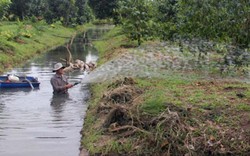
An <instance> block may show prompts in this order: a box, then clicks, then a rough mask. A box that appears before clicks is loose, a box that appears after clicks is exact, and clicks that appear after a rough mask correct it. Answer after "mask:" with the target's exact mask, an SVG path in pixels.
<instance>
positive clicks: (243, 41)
mask: <svg viewBox="0 0 250 156" xmlns="http://www.w3.org/2000/svg"><path fill="white" fill-rule="evenodd" d="M178 5H179V9H178V24H179V25H180V33H181V34H182V35H185V34H188V35H189V36H191V37H201V38H205V39H216V40H223V41H229V42H233V43H234V44H237V45H239V46H243V47H246V46H249V45H248V44H249V41H250V33H249V30H250V26H249V25H250V16H249V10H250V6H249V0H240V1H227V0H220V1H217V0H200V1H196V0H189V1H186V0H179V1H178Z"/></svg>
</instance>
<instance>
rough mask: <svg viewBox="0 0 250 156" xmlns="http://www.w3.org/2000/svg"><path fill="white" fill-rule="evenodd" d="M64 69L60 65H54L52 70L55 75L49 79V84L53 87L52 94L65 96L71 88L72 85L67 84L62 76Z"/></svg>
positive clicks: (66, 80)
mask: <svg viewBox="0 0 250 156" xmlns="http://www.w3.org/2000/svg"><path fill="white" fill-rule="evenodd" d="M64 68H65V67H64V66H63V65H62V63H56V64H55V65H54V68H53V72H56V73H55V75H54V76H53V77H52V78H51V80H50V83H51V85H52V87H53V90H54V91H53V94H54V95H55V94H67V93H68V89H69V88H72V87H73V84H70V83H68V79H67V78H66V76H65V75H64V71H63V69H64Z"/></svg>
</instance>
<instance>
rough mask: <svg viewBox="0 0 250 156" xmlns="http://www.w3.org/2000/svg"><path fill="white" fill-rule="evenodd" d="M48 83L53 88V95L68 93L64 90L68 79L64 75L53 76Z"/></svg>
mask: <svg viewBox="0 0 250 156" xmlns="http://www.w3.org/2000/svg"><path fill="white" fill-rule="evenodd" d="M50 83H51V85H52V87H53V90H54V91H53V94H65V93H68V89H66V88H65V85H67V84H68V79H67V78H66V76H65V75H62V76H61V75H58V74H55V75H54V76H53V77H52V78H51V80H50Z"/></svg>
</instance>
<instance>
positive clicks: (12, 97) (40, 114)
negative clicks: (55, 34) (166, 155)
mask: <svg viewBox="0 0 250 156" xmlns="http://www.w3.org/2000/svg"><path fill="white" fill-rule="evenodd" d="M100 30H101V31H103V29H100ZM99 34H100V32H99V31H98V29H94V30H90V31H89V33H88V34H85V35H84V34H82V35H79V36H78V37H77V38H76V39H75V42H74V44H73V45H72V49H71V51H72V55H73V58H74V59H81V60H83V61H96V60H97V58H98V56H97V51H96V50H95V48H93V47H92V46H91V44H89V43H88V44H84V43H83V41H85V38H86V35H88V36H87V37H88V40H90V39H91V38H92V37H94V38H96V36H97V35H99ZM83 35H84V36H83ZM66 57H67V50H66V48H65V47H64V46H62V47H59V48H57V49H55V50H52V51H50V52H48V53H46V54H44V55H41V56H39V57H37V58H34V59H32V60H30V61H29V62H28V63H26V64H25V65H23V66H22V67H19V68H15V69H13V70H12V71H8V72H6V73H5V74H17V75H28V76H35V77H37V78H38V79H39V81H40V82H41V84H40V87H39V88H38V89H34V90H32V89H31V88H26V89H0V155H1V156H44V155H46V156H77V155H79V152H80V151H79V147H80V139H81V134H80V131H81V129H82V125H83V120H84V114H85V111H86V109H87V104H86V101H87V99H88V97H89V90H88V86H87V85H76V86H75V87H73V88H71V89H70V90H69V95H68V96H61V97H56V96H53V94H52V92H53V90H52V87H51V84H50V78H51V77H52V76H53V74H54V73H52V68H53V65H54V64H55V63H56V62H61V58H63V59H65V58H66ZM67 76H68V77H69V81H70V82H72V83H73V82H78V81H81V79H82V78H84V72H83V71H75V72H73V73H70V74H68V75H67Z"/></svg>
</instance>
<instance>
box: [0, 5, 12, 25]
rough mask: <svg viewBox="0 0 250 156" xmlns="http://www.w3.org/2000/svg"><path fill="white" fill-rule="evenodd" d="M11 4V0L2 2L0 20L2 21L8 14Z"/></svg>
mask: <svg viewBox="0 0 250 156" xmlns="http://www.w3.org/2000/svg"><path fill="white" fill-rule="evenodd" d="M10 4H11V1H10V0H0V20H2V19H3V17H4V16H5V14H6V13H7V11H8V8H9V6H10Z"/></svg>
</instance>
